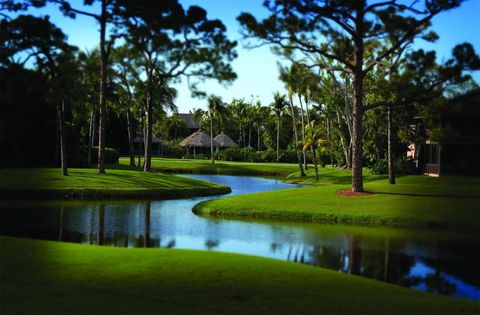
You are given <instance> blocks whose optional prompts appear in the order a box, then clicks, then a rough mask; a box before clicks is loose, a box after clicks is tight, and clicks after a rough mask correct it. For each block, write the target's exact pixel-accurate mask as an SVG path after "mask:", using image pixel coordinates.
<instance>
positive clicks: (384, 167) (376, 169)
mask: <svg viewBox="0 0 480 315" xmlns="http://www.w3.org/2000/svg"><path fill="white" fill-rule="evenodd" d="M393 168H394V170H395V173H396V174H401V175H413V174H418V169H417V167H416V166H415V162H414V161H413V160H412V159H407V158H406V157H401V158H398V159H396V160H395V161H394V162H393ZM371 169H372V173H373V174H375V175H384V174H388V162H387V160H384V159H382V160H377V161H376V162H375V163H373V165H372V167H371Z"/></svg>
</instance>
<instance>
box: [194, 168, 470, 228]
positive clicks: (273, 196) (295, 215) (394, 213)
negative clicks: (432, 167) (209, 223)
mask: <svg viewBox="0 0 480 315" xmlns="http://www.w3.org/2000/svg"><path fill="white" fill-rule="evenodd" d="M287 181H288V182H295V183H315V184H316V185H315V186H310V187H304V188H296V189H288V190H277V191H269V192H263V193H257V194H250V195H248V196H247V195H243V196H235V197H228V198H222V199H215V200H208V201H204V202H201V203H200V204H197V205H196V206H195V207H194V209H193V210H194V212H195V213H197V214H202V215H210V216H222V217H250V218H275V219H288V220H308V221H318V222H333V223H353V224H368V225H370V224H378V225H389V226H402V227H418V228H445V229H457V230H472V231H478V230H479V229H480V211H478V210H479V204H480V178H478V177H453V176H445V177H440V178H432V177H427V176H403V177H399V178H398V180H397V184H396V185H389V184H388V182H387V181H386V180H385V179H383V178H380V179H378V178H375V176H370V175H368V173H367V176H366V183H365V188H366V189H367V190H369V191H370V192H372V193H370V194H366V195H363V196H341V195H339V194H338V193H337V192H338V191H339V190H342V189H349V177H348V174H347V173H346V172H344V171H343V170H335V169H332V168H329V169H322V170H321V172H320V180H319V181H318V182H315V181H313V179H312V176H308V177H299V176H298V175H297V174H293V175H291V176H289V177H288V178H287Z"/></svg>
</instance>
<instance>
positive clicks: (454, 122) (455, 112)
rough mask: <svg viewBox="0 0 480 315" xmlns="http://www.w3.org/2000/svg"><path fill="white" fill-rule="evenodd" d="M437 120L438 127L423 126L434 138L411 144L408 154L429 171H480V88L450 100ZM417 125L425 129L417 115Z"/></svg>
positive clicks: (426, 132) (453, 172) (429, 172)
mask: <svg viewBox="0 0 480 315" xmlns="http://www.w3.org/2000/svg"><path fill="white" fill-rule="evenodd" d="M436 120H437V124H438V128H437V129H429V130H424V133H425V134H429V135H430V136H431V139H429V138H427V140H426V141H425V142H424V143H423V144H420V145H414V144H411V145H410V151H409V152H408V153H407V156H410V157H416V159H417V163H418V167H419V168H420V169H422V171H423V172H424V173H425V174H426V175H430V176H440V175H441V174H468V175H480V89H475V90H473V91H470V92H468V93H466V94H463V95H461V96H458V97H455V98H453V99H451V100H449V101H448V102H447V103H446V104H445V106H442V107H441V108H440V110H439V112H438V117H437V119H436ZM416 128H417V129H418V130H421V129H422V124H421V120H420V119H418V118H417V122H416ZM432 135H434V136H432ZM433 138H435V139H433Z"/></svg>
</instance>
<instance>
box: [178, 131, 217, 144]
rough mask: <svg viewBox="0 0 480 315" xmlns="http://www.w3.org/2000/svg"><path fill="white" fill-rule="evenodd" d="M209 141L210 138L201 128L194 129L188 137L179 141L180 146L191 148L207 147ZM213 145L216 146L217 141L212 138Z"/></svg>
mask: <svg viewBox="0 0 480 315" xmlns="http://www.w3.org/2000/svg"><path fill="white" fill-rule="evenodd" d="M210 143H211V138H210V136H209V135H207V134H206V133H205V132H203V131H202V130H198V131H195V132H194V133H192V134H191V135H189V136H188V137H186V138H185V139H183V140H182V142H180V146H181V147H191V148H207V147H208V148H209V147H210ZM213 145H214V146H218V143H217V142H216V141H215V140H213Z"/></svg>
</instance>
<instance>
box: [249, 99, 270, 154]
mask: <svg viewBox="0 0 480 315" xmlns="http://www.w3.org/2000/svg"><path fill="white" fill-rule="evenodd" d="M269 112H270V109H269V108H268V107H266V106H262V104H261V103H260V102H259V101H258V102H257V103H256V104H255V105H254V106H253V107H252V123H253V126H254V127H255V128H257V151H261V147H262V145H261V143H260V139H261V136H262V127H263V124H264V123H265V120H267V119H268V115H269V114H270V113H269Z"/></svg>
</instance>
